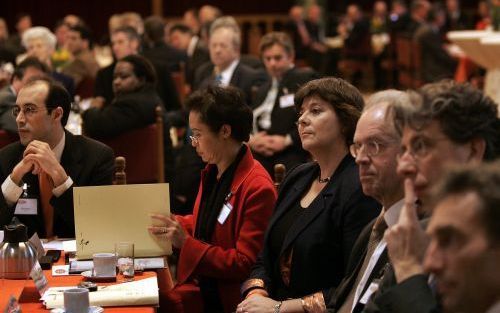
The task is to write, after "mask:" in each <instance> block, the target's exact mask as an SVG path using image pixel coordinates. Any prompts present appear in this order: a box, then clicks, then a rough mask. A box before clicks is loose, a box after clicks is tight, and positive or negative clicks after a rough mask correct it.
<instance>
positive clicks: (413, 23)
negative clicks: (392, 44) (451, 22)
mask: <svg viewBox="0 0 500 313" xmlns="http://www.w3.org/2000/svg"><path fill="white" fill-rule="evenodd" d="M430 10H431V4H430V3H429V1H427V0H413V1H412V2H411V6H410V17H411V18H410V22H409V23H408V25H407V28H406V29H405V30H403V34H404V35H405V36H407V37H408V38H413V37H414V35H415V32H416V31H417V30H418V29H419V28H420V27H421V26H423V25H425V24H426V23H427V19H428V17H429V12H430Z"/></svg>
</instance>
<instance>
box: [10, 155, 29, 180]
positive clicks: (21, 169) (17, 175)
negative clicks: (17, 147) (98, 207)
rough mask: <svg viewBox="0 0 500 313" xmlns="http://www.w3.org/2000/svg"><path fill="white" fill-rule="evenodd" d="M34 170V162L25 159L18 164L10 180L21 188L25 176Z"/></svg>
mask: <svg viewBox="0 0 500 313" xmlns="http://www.w3.org/2000/svg"><path fill="white" fill-rule="evenodd" d="M34 169H35V164H34V162H33V161H29V160H25V159H24V158H23V159H22V160H21V162H19V163H17V165H16V166H15V167H14V169H13V170H12V173H11V174H10V179H12V181H13V182H14V183H15V184H16V185H18V186H19V184H20V183H21V179H23V176H24V175H26V174H27V173H28V172H30V171H33V170H34Z"/></svg>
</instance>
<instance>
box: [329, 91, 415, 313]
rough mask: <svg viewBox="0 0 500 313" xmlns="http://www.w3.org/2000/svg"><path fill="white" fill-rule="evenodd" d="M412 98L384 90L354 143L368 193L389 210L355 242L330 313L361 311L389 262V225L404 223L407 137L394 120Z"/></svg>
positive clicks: (368, 108)
mask: <svg viewBox="0 0 500 313" xmlns="http://www.w3.org/2000/svg"><path fill="white" fill-rule="evenodd" d="M409 105H411V103H410V98H409V96H408V94H406V93H404V92H402V91H396V90H384V91H381V92H377V93H375V94H374V95H372V96H371V97H370V98H369V100H368V103H367V105H366V107H365V110H364V111H363V114H361V117H360V119H359V121H358V125H357V127H356V132H355V133H354V143H353V144H352V145H351V149H350V150H351V155H352V156H353V157H355V159H356V163H357V164H358V167H359V176H360V181H361V186H362V187H363V193H364V194H365V195H368V196H371V197H373V198H375V199H376V200H377V201H378V202H380V203H381V204H382V206H383V209H382V213H381V215H379V217H378V218H377V219H375V220H373V221H372V222H371V223H369V224H368V225H367V226H366V227H365V228H364V229H363V231H362V232H361V234H360V236H359V237H358V239H357V240H356V243H355V244H354V247H353V250H352V253H351V256H350V258H349V263H348V265H347V269H348V271H347V273H346V275H345V276H344V279H343V280H342V282H341V283H340V284H339V287H338V288H337V289H336V290H335V292H334V294H333V296H332V298H331V300H330V302H329V303H327V304H328V306H327V308H328V311H329V312H341V313H343V312H360V311H361V310H362V308H363V302H364V300H361V299H363V298H364V297H367V296H369V293H370V292H371V290H370V288H369V287H370V286H373V285H375V284H377V281H378V280H379V279H380V277H381V275H383V270H382V269H383V268H384V267H385V266H386V264H387V263H388V262H389V257H388V255H387V250H386V247H385V242H384V241H383V240H382V238H383V236H384V231H385V229H387V227H388V226H392V225H394V224H395V223H396V222H397V221H398V217H399V213H400V211H401V208H402V206H403V179H402V178H401V177H399V176H398V175H397V174H396V167H397V158H396V156H397V154H398V152H399V148H400V140H401V135H400V133H399V132H398V131H397V130H396V128H395V126H394V122H393V120H392V114H393V110H394V107H395V106H409Z"/></svg>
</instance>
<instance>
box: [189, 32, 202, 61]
mask: <svg viewBox="0 0 500 313" xmlns="http://www.w3.org/2000/svg"><path fill="white" fill-rule="evenodd" d="M199 39H200V38H198V36H193V37H191V40H190V41H189V45H188V48H187V51H186V53H187V55H188V56H189V57H192V56H193V54H194V50H195V49H196V45H197V44H198V40H199Z"/></svg>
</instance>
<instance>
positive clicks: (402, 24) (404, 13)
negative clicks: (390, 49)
mask: <svg viewBox="0 0 500 313" xmlns="http://www.w3.org/2000/svg"><path fill="white" fill-rule="evenodd" d="M389 18H390V23H389V27H390V30H391V32H392V33H393V34H394V35H397V34H404V33H406V32H407V31H408V29H409V28H410V26H409V25H410V23H411V15H410V12H408V7H407V5H406V2H405V1H404V0H393V1H392V2H391V13H390V16H389Z"/></svg>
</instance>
